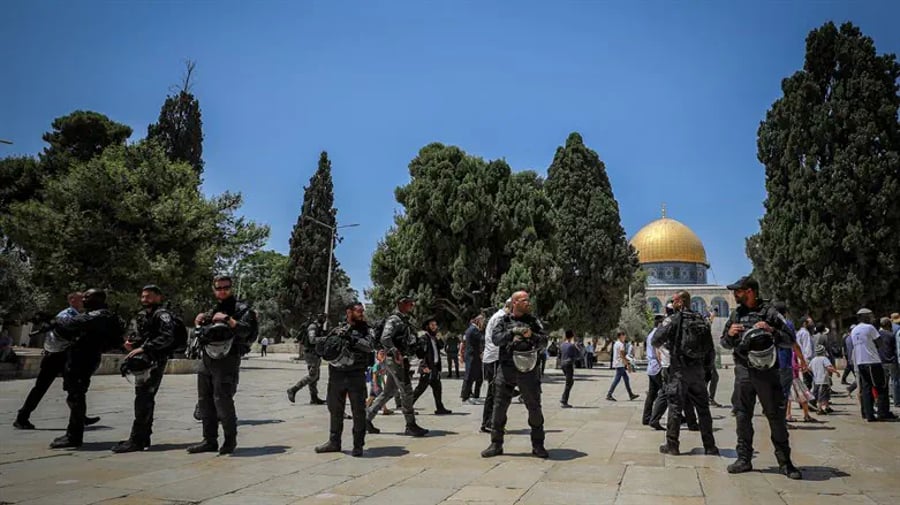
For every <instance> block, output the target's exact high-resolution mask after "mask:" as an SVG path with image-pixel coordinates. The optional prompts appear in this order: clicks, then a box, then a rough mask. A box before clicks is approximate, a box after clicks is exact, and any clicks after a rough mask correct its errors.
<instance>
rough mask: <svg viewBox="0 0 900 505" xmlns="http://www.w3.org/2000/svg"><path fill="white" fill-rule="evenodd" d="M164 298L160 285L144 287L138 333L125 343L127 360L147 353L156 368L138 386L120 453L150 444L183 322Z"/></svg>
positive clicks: (137, 325) (138, 318) (114, 449)
mask: <svg viewBox="0 0 900 505" xmlns="http://www.w3.org/2000/svg"><path fill="white" fill-rule="evenodd" d="M162 299H163V295H162V290H160V289H159V286H156V285H153V284H150V285H147V286H144V289H142V290H141V306H142V307H144V310H142V311H141V312H140V313H138V315H137V317H136V318H135V323H136V324H135V326H136V330H137V331H136V334H135V335H132V336H130V337H129V339H128V340H127V341H126V342H125V350H126V351H130V352H129V353H128V355H127V356H126V357H125V359H126V360H128V359H131V358H133V357H135V356H138V355H141V354H143V355H145V358H146V359H149V360H150V361H151V362H152V363H153V364H154V368H152V369H151V370H150V377H149V378H148V379H147V380H146V381H145V382H142V383H140V384H138V383H135V385H134V424H132V426H131V435H130V436H129V437H128V440H124V441H122V442H119V444H118V445H116V446H115V447H113V449H112V450H113V452H116V453H122V452H134V451H142V450H144V449H146V448H147V447H150V434H151V433H152V432H153V430H152V427H153V409H154V407H155V406H156V392H157V391H159V386H160V384H161V383H162V378H163V374H164V373H165V371H166V365H167V364H168V362H169V353H170V352H171V350H172V348H173V346H174V344H175V332H176V328H175V326H176V325H177V324H181V323H180V322H177V320H176V318H175V317H174V316H173V315H172V313H171V312H169V311H168V309H166V308H164V307H162Z"/></svg>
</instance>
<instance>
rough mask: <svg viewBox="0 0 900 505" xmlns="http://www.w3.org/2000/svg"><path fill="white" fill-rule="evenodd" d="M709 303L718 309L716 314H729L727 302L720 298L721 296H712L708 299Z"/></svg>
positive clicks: (726, 315) (720, 315) (723, 315)
mask: <svg viewBox="0 0 900 505" xmlns="http://www.w3.org/2000/svg"><path fill="white" fill-rule="evenodd" d="M709 304H710V305H711V306H712V307H713V308H716V309H718V314H717V315H718V316H719V317H728V316H729V315H730V314H729V307H728V302H727V301H726V300H725V299H724V298H722V297H721V296H717V297H715V298H713V299H712V300H710V301H709Z"/></svg>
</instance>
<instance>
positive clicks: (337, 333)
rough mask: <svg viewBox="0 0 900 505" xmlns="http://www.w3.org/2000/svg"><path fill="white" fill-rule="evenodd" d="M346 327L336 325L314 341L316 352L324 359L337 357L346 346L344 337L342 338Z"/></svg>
mask: <svg viewBox="0 0 900 505" xmlns="http://www.w3.org/2000/svg"><path fill="white" fill-rule="evenodd" d="M346 329H347V327H346V326H345V325H341V326H337V327H335V328H334V329H332V330H331V331H329V332H328V334H327V335H325V336H324V337H322V338H320V339H319V340H318V342H316V343H315V352H316V354H317V355H318V356H319V357H320V358H322V359H324V360H325V361H334V360H336V359H338V358H339V357H340V356H341V354H342V353H343V352H344V347H346V339H344V334H345V332H346Z"/></svg>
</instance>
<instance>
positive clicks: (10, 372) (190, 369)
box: [0, 348, 200, 380]
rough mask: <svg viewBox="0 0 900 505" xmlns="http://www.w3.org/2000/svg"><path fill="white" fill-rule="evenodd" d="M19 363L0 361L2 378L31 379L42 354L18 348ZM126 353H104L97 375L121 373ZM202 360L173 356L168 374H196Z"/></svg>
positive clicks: (0, 375)
mask: <svg viewBox="0 0 900 505" xmlns="http://www.w3.org/2000/svg"><path fill="white" fill-rule="evenodd" d="M16 355H18V357H19V362H18V363H0V380H15V379H31V378H34V377H37V376H38V373H39V372H40V371H41V354H40V352H39V351H38V350H36V349H20V348H17V349H16ZM123 359H125V355H124V354H104V355H103V356H102V358H101V360H100V367H99V368H98V369H97V372H96V373H95V375H119V373H120V372H119V365H120V364H121V363H122V360H123ZM199 364H200V361H198V360H194V359H183V358H172V359H170V360H169V362H168V364H167V365H166V373H167V374H176V375H177V374H194V373H197V368H198V366H199Z"/></svg>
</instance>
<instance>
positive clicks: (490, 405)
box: [481, 361, 500, 428]
mask: <svg viewBox="0 0 900 505" xmlns="http://www.w3.org/2000/svg"><path fill="white" fill-rule="evenodd" d="M499 366H500V362H499V361H493V362H491V363H485V364H484V365H482V368H483V371H484V380H485V382H487V393H485V395H484V410H483V411H482V413H481V426H482V428H490V426H491V421H492V419H493V417H494V401H495V400H494V398H496V396H497V386H496V385H494V381H495V380H496V377H497V367H499Z"/></svg>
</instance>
